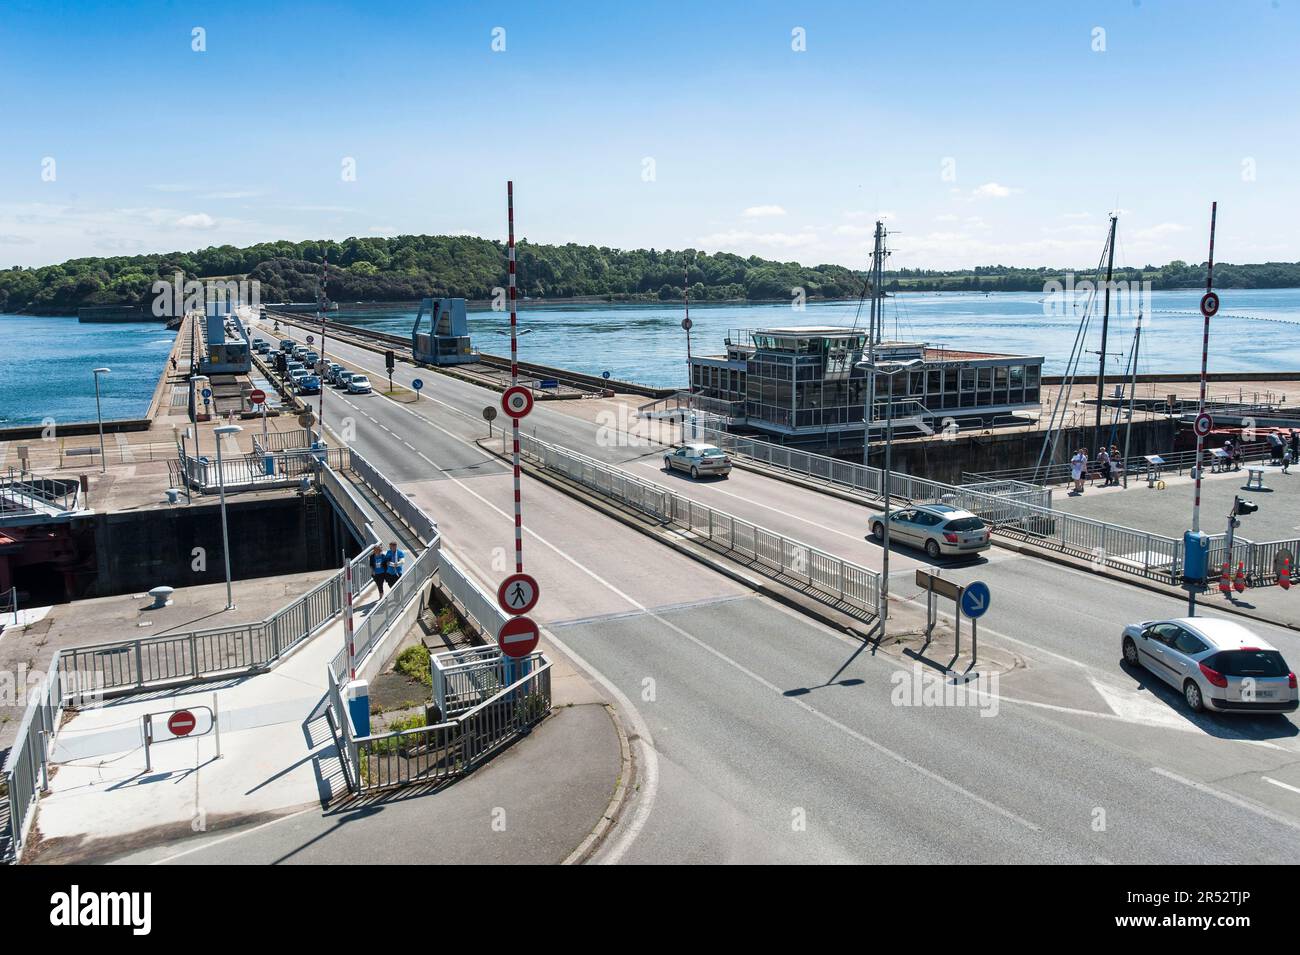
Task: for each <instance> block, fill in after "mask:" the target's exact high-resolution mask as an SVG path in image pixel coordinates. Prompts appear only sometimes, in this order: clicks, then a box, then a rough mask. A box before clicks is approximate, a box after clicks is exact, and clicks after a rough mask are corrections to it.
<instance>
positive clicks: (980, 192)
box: [971, 182, 1020, 199]
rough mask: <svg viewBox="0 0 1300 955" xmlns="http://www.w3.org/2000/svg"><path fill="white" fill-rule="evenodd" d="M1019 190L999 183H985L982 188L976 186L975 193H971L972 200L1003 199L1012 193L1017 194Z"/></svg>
mask: <svg viewBox="0 0 1300 955" xmlns="http://www.w3.org/2000/svg"><path fill="white" fill-rule="evenodd" d="M1019 191H1020V190H1019V189H1013V188H1012V187H1011V186H1004V185H1002V184H1001V183H1000V182H986V183H984V185H982V186H976V187H975V191H974V192H972V193H971V198H972V199H1005V198H1006V197H1007V196H1009V195H1011V194H1012V193H1016V192H1019Z"/></svg>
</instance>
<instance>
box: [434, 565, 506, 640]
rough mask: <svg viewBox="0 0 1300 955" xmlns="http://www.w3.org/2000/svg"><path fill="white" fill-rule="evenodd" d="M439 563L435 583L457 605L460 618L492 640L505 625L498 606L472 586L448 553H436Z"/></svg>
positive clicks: (503, 614) (493, 598)
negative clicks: (439, 585)
mask: <svg viewBox="0 0 1300 955" xmlns="http://www.w3.org/2000/svg"><path fill="white" fill-rule="evenodd" d="M438 561H439V566H438V580H439V581H440V582H441V584H442V586H443V589H445V590H446V591H447V592H448V593H449V594H451V596H452V598H453V599H454V600H455V601H456V603H458V604H459V605H460V608H461V613H462V615H463V616H465V617H467V618H468V621H469V622H470V623H472V624H473V625H474V626H476V627H477V628H478V629H479V630H480V631H481V632H482V633H484V634H487V635H488V636H489V637H490V638H491V639H494V640H495V639H496V635H497V633H499V632H500V630H501V625H502V624H504V623H505V622H506V614H505V613H504V612H503V611H502V610H501V607H500V606H498V605H497V602H496V598H495V597H494V596H493V595H490V594H488V593H487V592H486V591H484V590H483V588H482V587H480V586H479V585H478V584H477V583H475V581H474V580H473V579H472V578H471V577H470V576H469V575H468V574H467V573H465V571H464V570H463V569H462V568H461V566H460V564H459V563H457V562H456V559H455V558H454V557H452V555H451V554H450V553H448V552H447V551H445V550H440V551H439V552H438Z"/></svg>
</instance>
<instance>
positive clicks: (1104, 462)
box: [1097, 444, 1110, 487]
mask: <svg viewBox="0 0 1300 955" xmlns="http://www.w3.org/2000/svg"><path fill="white" fill-rule="evenodd" d="M1097 468H1098V470H1100V471H1101V486H1102V487H1110V452H1109V451H1107V450H1106V445H1104V444H1103V445H1102V446H1101V449H1100V450H1099V451H1098V452H1097Z"/></svg>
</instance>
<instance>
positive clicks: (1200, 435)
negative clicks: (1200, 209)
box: [1183, 202, 1219, 617]
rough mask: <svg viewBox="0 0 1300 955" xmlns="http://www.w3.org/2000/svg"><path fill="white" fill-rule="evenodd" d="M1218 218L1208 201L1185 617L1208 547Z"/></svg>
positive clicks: (1185, 545) (1190, 611) (1186, 545)
mask: <svg viewBox="0 0 1300 955" xmlns="http://www.w3.org/2000/svg"><path fill="white" fill-rule="evenodd" d="M1218 217H1219V204H1218V203H1217V202H1212V203H1210V254H1209V256H1208V257H1207V259H1206V263H1205V294H1204V295H1202V296H1201V315H1203V316H1204V317H1205V328H1204V332H1203V333H1202V335H1201V394H1200V400H1199V402H1198V403H1197V406H1196V411H1197V414H1196V428H1195V430H1196V472H1195V474H1194V475H1193V478H1194V481H1195V489H1194V490H1193V492H1192V529H1191V530H1190V531H1188V532H1187V533H1185V534H1184V535H1183V568H1184V573H1183V579H1184V583H1185V584H1186V586H1187V616H1189V617H1195V616H1196V591H1197V589H1198V587H1200V586H1201V585H1203V583H1204V581H1205V576H1206V575H1205V572H1204V571H1203V568H1204V561H1202V560H1200V558H1201V557H1203V555H1204V553H1205V552H1206V551H1207V550H1208V549H1209V544H1208V540H1207V538H1206V535H1204V534H1202V533H1201V475H1202V472H1203V471H1204V470H1205V469H1204V467H1202V462H1201V454H1202V452H1203V450H1204V448H1205V438H1206V436H1207V435H1208V434H1209V433H1210V431H1211V430H1212V429H1213V427H1214V422H1213V421H1212V420H1211V418H1210V416H1209V415H1208V414H1206V412H1205V393H1206V388H1207V382H1208V381H1209V365H1210V319H1211V318H1213V317H1214V315H1215V313H1216V312H1218V310H1219V296H1218V294H1217V293H1216V292H1215V291H1214V227H1215V223H1216V222H1217V221H1218ZM1193 567H1195V568H1197V569H1198V570H1202V572H1201V573H1200V574H1199V575H1197V576H1194V575H1192V574H1189V573H1188V572H1187V571H1188V569H1189V568H1193Z"/></svg>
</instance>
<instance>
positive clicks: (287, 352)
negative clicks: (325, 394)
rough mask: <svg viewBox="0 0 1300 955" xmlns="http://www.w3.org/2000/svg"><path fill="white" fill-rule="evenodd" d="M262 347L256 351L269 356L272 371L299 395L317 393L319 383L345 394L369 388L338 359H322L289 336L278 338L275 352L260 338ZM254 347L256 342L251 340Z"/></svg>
mask: <svg viewBox="0 0 1300 955" xmlns="http://www.w3.org/2000/svg"><path fill="white" fill-rule="evenodd" d="M257 341H261V342H263V345H264V347H263V348H259V349H258V350H259V351H260V352H261V353H262V354H265V355H268V356H273V357H274V361H275V365H276V370H277V371H279V372H280V373H281V375H282V376H283V378H284V381H285V382H286V384H287V385H288V386H289V387H290V388H291V389H293V391H294V392H295V393H297V394H299V395H316V394H320V391H321V388H322V387H323V384H322V383H326V384H330V385H333V386H334V387H336V388H340V389H343V390H346V391H347V392H348V393H349V394H354V395H365V394H369V393H370V392H371V391H372V390H373V389H372V387H371V384H370V379H369V378H368V377H367V376H366V375H364V374H362V373H360V372H354V371H349V370H348V369H346V368H344V367H343V366H342V365H340V364H339V363H338V362H328V363H327V362H324V361H322V360H321V357H320V355H319V354H318V353H317V352H315V351H313V350H312V348H311V346H309V345H304V344H302V343H301V342H295V341H294V340H293V339H292V338H285V339H282V340H281V341H280V348H279V351H278V352H276V351H273V350H272V349H271V347H270V343H269V342H265V341H264V340H263V339H258V340H257ZM254 348H257V342H254Z"/></svg>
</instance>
